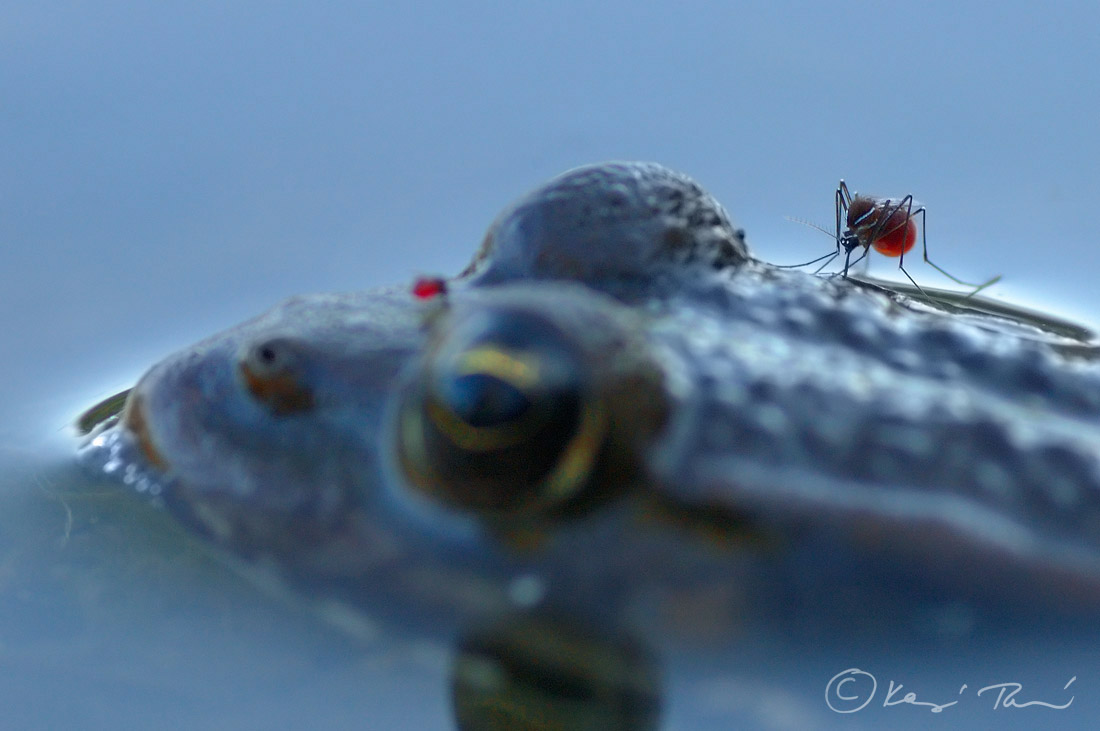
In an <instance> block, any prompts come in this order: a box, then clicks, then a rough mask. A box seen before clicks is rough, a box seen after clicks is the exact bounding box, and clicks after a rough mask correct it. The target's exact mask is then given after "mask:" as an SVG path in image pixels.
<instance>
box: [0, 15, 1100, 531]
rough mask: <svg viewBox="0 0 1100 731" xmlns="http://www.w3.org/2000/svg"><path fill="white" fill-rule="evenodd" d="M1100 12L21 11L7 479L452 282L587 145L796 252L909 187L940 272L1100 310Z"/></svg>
mask: <svg viewBox="0 0 1100 731" xmlns="http://www.w3.org/2000/svg"><path fill="white" fill-rule="evenodd" d="M1098 27H1100V4H1097V3H1096V2H1091V1H1089V2H1059V3H1055V4H1049V5H1047V6H1045V7H1043V8H1042V9H1041V10H1040V9H1039V7H1038V6H1037V5H1035V4H1033V3H1022V2H1017V3H1013V2H1006V3H997V4H987V3H960V2H930V3H922V4H919V5H888V4H883V3H871V2H867V3H858V2H828V3H816V4H811V3H805V2H775V1H769V2H738V3H730V2H698V1H688V2H679V3H661V4H654V5H648V6H647V5H643V4H639V3H632V2H607V3H595V2H583V3H582V2H555V3H541V2H539V3H507V2H467V3H438V2H437V3H404V4H399V3H382V2H329V3H315V4H309V5H307V4H302V3H290V2H280V1H273V0H266V1H265V2H236V3H222V2H207V1H201V0H192V1H190V2H160V3H146V2H117V1H113V0H101V1H100V2H95V3H90V2H50V1H48V0H47V1H45V2H43V1H39V2H33V3H32V2H23V1H22V0H9V1H8V2H6V3H5V4H4V6H3V8H2V9H0V312H2V313H3V317H2V319H0V342H2V343H3V346H2V347H3V352H4V362H3V371H2V372H3V387H2V388H3V392H4V396H3V399H2V400H0V409H2V411H0V470H2V471H3V473H4V474H6V475H7V477H5V478H4V482H3V484H0V494H2V493H5V492H6V493H8V494H9V495H11V494H21V493H26V491H27V490H28V489H29V488H28V487H27V485H28V484H30V483H29V481H28V480H26V479H24V478H25V476H27V475H32V474H37V472H38V471H39V470H40V469H44V465H51V464H55V463H56V462H57V461H59V460H63V459H66V458H67V455H68V454H69V453H71V450H72V446H73V445H72V442H71V441H70V440H69V436H68V434H67V432H66V431H65V427H66V426H67V425H68V423H69V422H70V421H71V419H72V417H73V416H75V414H77V413H78V412H79V411H80V410H81V409H82V408H83V407H85V406H87V405H89V404H90V403H91V402H92V401H93V400H95V399H97V398H102V397H104V396H106V395H108V394H109V393H111V392H112V391H113V390H117V389H119V388H122V387H125V386H127V385H129V383H130V382H131V381H132V380H133V379H134V378H135V377H136V376H138V375H139V374H140V373H141V372H142V371H143V370H144V369H145V368H146V367H147V366H148V365H149V364H151V363H152V362H154V361H155V360H157V359H159V358H160V357H161V356H163V355H165V354H166V353H167V352H169V351H171V350H173V349H175V348H177V347H180V346H183V345H185V344H187V343H189V342H191V341H193V340H195V339H197V338H199V337H202V336H204V335H207V334H209V333H211V332H214V331H216V330H219V329H221V328H224V327H226V326H229V325H231V324H234V323H235V322H237V321H239V320H241V319H243V318H245V317H248V316H251V315H253V314H256V313H257V312H259V311H260V310H262V309H264V308H266V307H268V306H269V305H271V304H273V303H274V302H276V301H277V300H279V299H281V298H282V297H284V296H287V295H291V294H295V293H301V292H307V291H326V290H347V289H360V288H364V287H367V286H371V285H378V284H387V283H393V282H400V281H404V280H408V279H409V278H410V277H411V276H413V275H415V274H418V273H447V274H449V273H455V272H457V271H458V270H459V269H460V268H461V267H462V266H463V265H464V264H465V263H466V261H467V260H468V258H469V257H470V256H471V254H472V252H473V251H474V249H475V247H476V245H477V244H478V242H479V241H480V239H481V237H482V235H483V232H484V230H485V228H486V227H487V225H488V224H489V223H490V221H491V220H492V219H493V217H494V216H495V215H496V214H497V212H498V211H499V210H500V209H501V208H502V207H503V206H504V205H506V204H507V203H508V202H509V201H511V200H512V199H514V198H515V197H517V196H518V195H520V194H522V193H523V192H525V191H526V190H528V189H529V188H531V187H533V186H535V185H537V184H539V183H540V182H542V181H543V180H545V179H546V178H548V177H550V176H552V175H555V174H557V173H559V172H561V171H563V170H565V169H567V168H570V167H573V166H575V165H579V164H582V163H587V162H594V161H600V160H606V159H615V158H618V159H645V160H654V161H657V162H661V163H663V164H665V165H667V166H669V167H672V168H675V169H678V170H681V171H684V172H686V173H688V174H690V175H692V176H694V177H695V178H696V179H697V180H699V181H700V182H701V183H702V184H703V185H704V186H706V187H707V188H708V189H709V190H710V191H711V192H712V193H714V194H715V195H716V196H717V197H718V199H719V200H721V201H722V202H723V203H724V204H725V205H726V207H727V208H728V209H729V211H730V213H731V214H732V215H733V217H734V218H735V219H736V220H737V221H738V222H739V224H740V225H742V226H744V227H745V228H746V229H747V231H748V238H749V243H750V245H751V246H752V247H753V250H754V252H755V253H756V254H757V255H758V256H761V257H762V258H764V259H766V260H769V261H773V262H776V263H793V262H798V261H803V260H806V259H809V258H812V257H814V256H818V255H819V254H821V253H824V252H825V251H826V250H827V249H828V248H829V246H830V242H829V240H828V239H827V238H826V237H824V236H821V235H820V234H818V233H816V232H814V231H812V230H811V229H808V228H805V227H801V226H798V225H795V224H793V223H790V222H788V221H786V220H784V217H785V216H797V217H801V218H806V219H810V220H814V221H817V222H819V223H821V224H823V225H826V226H831V221H832V216H833V212H832V205H833V197H832V196H833V190H834V188H835V186H836V182H837V180H838V178H841V177H843V178H845V179H846V180H847V181H848V182H849V184H850V185H851V186H852V187H853V189H856V190H859V191H864V192H874V193H881V194H884V195H889V194H897V195H904V194H906V193H912V194H914V195H915V196H916V197H917V198H918V200H920V201H921V202H923V203H924V204H926V205H927V207H928V237H929V239H928V241H929V247H930V251H931V253H932V257H933V259H934V260H936V261H937V262H938V263H939V264H940V265H941V266H944V267H945V268H947V269H948V270H949V271H952V272H953V273H955V274H956V275H957V276H960V277H963V278H971V279H975V280H982V279H984V278H986V277H987V276H990V275H993V274H1004V277H1005V278H1004V282H1003V284H1001V285H998V286H997V287H996V288H994V289H993V290H991V291H990V294H991V295H992V296H994V297H1000V298H1004V299H1008V300H1011V301H1014V302H1020V303H1025V304H1033V305H1038V306H1041V307H1044V308H1047V309H1051V310H1055V311H1059V312H1063V313H1069V314H1072V315H1074V316H1076V317H1078V318H1080V319H1084V320H1086V321H1088V320H1089V319H1092V320H1093V321H1095V320H1096V318H1095V316H1094V314H1093V313H1094V312H1095V308H1096V306H1097V305H1098V304H1100V287H1098V286H1097V282H1096V271H1097V268H1098V266H1097V265H1098V264H1100V255H1098V254H1097V249H1096V247H1095V245H1094V244H1095V236H1096V226H1095V225H1094V224H1095V221H1094V217H1093V214H1092V213H1090V211H1094V210H1095V209H1096V202H1097V201H1098V200H1100V175H1097V173H1096V169H1097V161H1098V160H1100V137H1098V135H1097V133H1096V129H1097V123H1096V119H1097V111H1098V100H1100V96H1098V93H1100V58H1098V48H1100V46H1097V43H1096V29H1097V28H1098ZM911 271H912V272H913V274H914V276H915V277H916V278H917V280H918V281H919V282H922V283H928V284H930V285H933V286H936V285H942V284H944V282H945V280H943V279H942V278H940V277H939V276H938V275H936V273H935V272H933V271H932V270H930V269H929V268H928V267H925V266H924V265H923V264H916V263H915V265H914V267H913V269H911ZM872 272H875V273H881V274H885V275H890V276H893V274H894V272H895V270H894V269H893V263H892V262H888V261H885V260H881V259H880V260H879V261H878V262H876V263H875V264H873V265H872ZM78 519H79V516H78Z"/></svg>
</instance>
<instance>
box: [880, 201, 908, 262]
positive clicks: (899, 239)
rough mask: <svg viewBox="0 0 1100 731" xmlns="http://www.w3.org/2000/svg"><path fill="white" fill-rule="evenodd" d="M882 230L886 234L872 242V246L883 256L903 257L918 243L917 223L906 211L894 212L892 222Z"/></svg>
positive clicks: (891, 217)
mask: <svg viewBox="0 0 1100 731" xmlns="http://www.w3.org/2000/svg"><path fill="white" fill-rule="evenodd" d="M895 219H897V220H896V221H895ZM882 228H883V230H884V231H885V233H883V234H882V235H881V236H879V237H878V238H877V239H875V240H874V241H873V242H871V245H872V246H874V247H875V251H877V252H879V253H880V254H882V255H883V256H901V255H902V254H904V253H906V252H908V251H909V250H910V249H912V248H913V245H914V244H916V243H917V222H916V221H914V220H913V219H912V218H910V217H909V216H907V215H906V212H905V211H902V210H897V211H894V213H893V214H892V215H891V216H890V221H889V222H888V223H887V225H885V226H883V227H882Z"/></svg>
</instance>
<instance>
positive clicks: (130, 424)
mask: <svg viewBox="0 0 1100 731" xmlns="http://www.w3.org/2000/svg"><path fill="white" fill-rule="evenodd" d="M122 426H123V427H125V428H126V430H127V431H128V432H130V434H132V435H133V436H134V439H136V440H137V445H138V449H140V450H141V453H142V455H143V456H144V457H145V459H146V461H148V462H149V464H151V465H152V466H154V467H156V468H157V469H159V470H167V469H168V460H166V459H165V458H164V455H162V454H161V453H160V450H158V449H157V447H156V445H155V444H154V443H153V436H152V434H151V433H150V432H149V420H148V418H147V416H146V413H145V402H144V400H143V399H142V397H141V394H140V393H138V392H137V391H133V392H131V393H130V397H129V398H127V399H126V406H125V407H124V408H123V411H122Z"/></svg>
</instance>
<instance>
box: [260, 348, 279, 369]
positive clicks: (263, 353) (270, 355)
mask: <svg viewBox="0 0 1100 731" xmlns="http://www.w3.org/2000/svg"><path fill="white" fill-rule="evenodd" d="M275 358H276V355H275V348H273V347H271V346H270V345H262V346H260V360H261V361H262V362H264V363H266V364H268V365H271V364H272V363H274V362H275Z"/></svg>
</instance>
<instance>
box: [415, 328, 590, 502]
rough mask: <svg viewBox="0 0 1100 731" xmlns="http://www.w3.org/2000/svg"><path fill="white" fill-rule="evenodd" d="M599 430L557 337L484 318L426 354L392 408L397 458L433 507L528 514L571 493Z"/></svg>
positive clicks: (565, 344) (583, 376)
mask: <svg viewBox="0 0 1100 731" xmlns="http://www.w3.org/2000/svg"><path fill="white" fill-rule="evenodd" d="M605 426H606V414H605V412H604V409H603V406H602V404H600V403H597V399H595V398H594V397H593V396H592V394H591V393H590V392H589V388H588V381H587V365H586V364H585V363H584V362H583V358H581V356H580V354H579V353H578V352H576V351H574V349H573V348H572V347H571V346H570V342H569V340H568V339H567V338H565V337H563V335H562V334H561V333H560V332H559V331H557V330H556V328H553V327H551V326H550V325H549V323H547V322H546V321H545V320H542V319H541V318H538V317H536V316H533V315H530V314H526V313H525V314H524V315H522V316H521V315H519V314H518V313H501V312H485V313H481V314H480V316H476V317H471V318H469V319H468V320H466V321H464V322H461V323H459V325H458V326H457V327H456V328H455V330H454V331H453V332H451V333H449V335H448V337H446V338H444V339H443V340H442V341H441V342H440V343H439V344H438V347H436V348H434V349H433V350H432V351H431V352H429V354H428V358H427V359H426V361H425V363H424V365H423V368H422V369H421V371H420V373H419V375H418V377H417V378H416V379H415V380H414V382H413V384H411V389H410V393H409V394H408V397H407V398H406V399H405V401H404V403H403V405H402V408H401V413H400V416H399V453H400V457H401V464H402V467H403V469H404V471H405V473H406V475H407V476H408V477H409V478H410V481H411V482H412V483H413V485H414V486H415V487H417V488H418V489H419V490H420V491H422V492H425V493H428V494H430V495H431V496H432V497H434V498H436V499H439V500H442V501H443V502H445V503H448V504H451V505H453V506H456V507H462V508H465V509H474V510H477V511H480V512H489V513H514V512H528V511H531V510H540V509H542V508H544V507H546V506H547V505H557V504H559V503H561V502H564V501H567V500H569V499H571V498H572V497H573V495H574V494H575V492H576V491H578V490H580V488H581V486H582V485H583V484H584V483H585V481H586V480H587V478H588V476H589V473H590V471H591V469H592V467H593V464H594V463H595V461H596V458H597V456H598V454H599V451H600V447H601V445H602V444H603V439H604V430H605Z"/></svg>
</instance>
